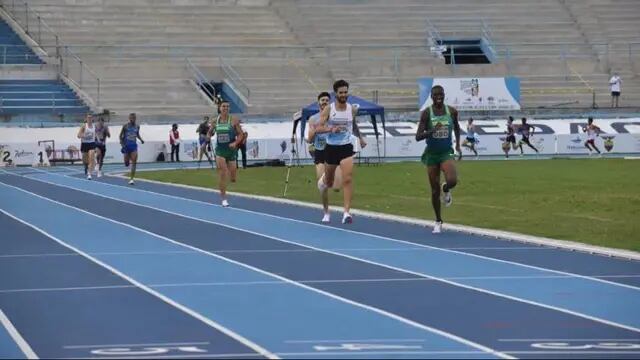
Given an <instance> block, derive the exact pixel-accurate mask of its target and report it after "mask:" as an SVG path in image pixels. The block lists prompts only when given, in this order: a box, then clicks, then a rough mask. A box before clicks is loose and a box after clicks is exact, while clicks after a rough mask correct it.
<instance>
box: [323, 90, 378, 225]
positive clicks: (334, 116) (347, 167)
mask: <svg viewBox="0 0 640 360" xmlns="http://www.w3.org/2000/svg"><path fill="white" fill-rule="evenodd" d="M333 91H335V93H336V101H335V102H334V103H332V104H331V105H330V106H327V107H325V108H324V110H322V113H321V115H320V125H319V126H318V127H317V129H319V131H322V132H325V131H328V132H329V135H328V136H327V146H326V147H325V161H326V166H325V173H324V176H323V177H321V178H320V180H319V181H318V190H320V191H321V192H323V191H325V190H326V189H327V188H328V187H331V186H333V182H334V179H335V173H336V168H337V167H338V166H340V170H341V171H342V188H343V192H344V214H343V216H342V223H343V224H350V223H351V222H352V221H353V217H352V216H351V214H350V213H349V211H350V209H351V200H352V197H353V182H352V174H353V154H354V152H353V145H352V142H351V141H352V134H355V135H356V136H357V137H358V138H359V139H360V147H361V148H364V147H365V146H366V145H367V143H366V141H365V139H364V137H363V136H361V134H360V130H359V128H358V123H357V122H356V121H355V116H356V115H357V110H356V109H355V108H354V107H353V106H351V104H349V103H348V102H347V99H348V98H349V83H348V82H346V81H344V80H338V81H336V82H335V83H334V84H333Z"/></svg>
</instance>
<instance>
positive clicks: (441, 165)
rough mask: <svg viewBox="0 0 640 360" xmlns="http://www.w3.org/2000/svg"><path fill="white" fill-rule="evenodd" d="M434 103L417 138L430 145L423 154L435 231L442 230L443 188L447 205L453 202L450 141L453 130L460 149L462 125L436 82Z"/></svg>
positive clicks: (453, 182) (451, 149) (452, 155)
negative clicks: (441, 197) (441, 180)
mask: <svg viewBox="0 0 640 360" xmlns="http://www.w3.org/2000/svg"><path fill="white" fill-rule="evenodd" d="M431 99H432V100H433V105H432V106H429V107H428V108H426V109H425V110H424V111H423V112H422V114H421V116H420V124H419V125H418V131H417V132H416V141H421V140H423V139H426V140H427V147H426V149H425V150H424V153H423V154H422V163H423V164H425V165H426V166H427V174H428V176H429V184H430V185H431V204H432V205H433V210H434V212H435V213H436V225H435V227H434V228H433V233H434V234H437V233H440V232H441V231H442V217H441V216H440V215H441V214H440V191H441V190H442V194H443V197H444V199H443V200H444V204H445V206H447V207H448V206H450V205H451V203H452V202H453V199H452V197H451V190H452V189H453V188H454V187H455V186H456V184H457V182H458V179H457V174H456V167H455V162H454V160H453V158H454V152H453V148H452V147H451V146H452V142H451V139H452V137H451V130H453V132H454V134H455V137H456V151H457V152H458V153H461V150H460V124H459V123H458V111H457V110H456V109H455V108H453V107H451V106H448V105H445V103H444V88H443V87H442V86H440V85H436V86H434V87H433V88H432V89H431ZM440 171H442V172H443V173H444V177H445V182H444V183H442V186H441V185H440Z"/></svg>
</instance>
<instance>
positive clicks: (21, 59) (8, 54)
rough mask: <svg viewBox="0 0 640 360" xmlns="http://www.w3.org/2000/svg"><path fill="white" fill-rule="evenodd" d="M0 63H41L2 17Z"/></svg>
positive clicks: (0, 25)
mask: <svg viewBox="0 0 640 360" xmlns="http://www.w3.org/2000/svg"><path fill="white" fill-rule="evenodd" d="M0 64H2V65H4V64H42V60H40V58H39V57H37V56H36V55H35V54H34V52H33V51H32V50H31V48H30V47H28V46H27V45H26V44H25V43H24V42H23V41H22V39H20V37H18V35H17V34H16V33H15V32H14V31H13V30H12V29H11V27H9V25H8V24H7V23H6V22H5V21H3V20H2V19H0Z"/></svg>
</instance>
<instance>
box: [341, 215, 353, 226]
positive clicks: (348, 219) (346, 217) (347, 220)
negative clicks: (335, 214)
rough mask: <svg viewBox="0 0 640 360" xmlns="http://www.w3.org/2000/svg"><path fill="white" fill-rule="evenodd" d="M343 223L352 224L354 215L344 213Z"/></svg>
mask: <svg viewBox="0 0 640 360" xmlns="http://www.w3.org/2000/svg"><path fill="white" fill-rule="evenodd" d="M342 223H343V224H351V223H353V217H352V216H351V214H349V213H344V215H342Z"/></svg>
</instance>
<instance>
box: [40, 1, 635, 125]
mask: <svg viewBox="0 0 640 360" xmlns="http://www.w3.org/2000/svg"><path fill="white" fill-rule="evenodd" d="M29 3H30V5H32V6H34V7H35V8H36V9H37V10H38V11H39V12H40V13H41V14H42V15H43V18H44V19H45V21H47V22H48V23H49V24H50V25H51V26H52V27H53V28H54V29H55V30H56V31H58V32H60V34H61V35H62V39H63V40H64V41H66V42H67V43H72V45H73V46H72V48H71V49H72V51H74V52H75V53H77V54H78V55H80V56H81V57H82V58H83V59H84V60H85V61H86V63H87V64H89V65H90V66H91V67H92V68H94V69H95V70H96V72H98V74H99V75H100V76H101V79H102V85H103V91H102V102H103V105H104V106H105V107H107V108H109V109H114V108H115V109H118V112H120V113H128V112H131V111H138V112H141V113H142V114H152V113H154V112H156V113H158V114H163V115H168V116H171V113H172V112H174V113H176V114H179V113H182V114H190V115H194V116H195V115H198V114H200V112H201V113H209V110H208V109H209V107H208V105H207V104H206V102H204V101H203V100H201V98H200V95H199V94H198V92H197V91H196V90H195V88H194V87H193V84H192V83H189V82H188V81H187V80H186V79H187V78H188V74H187V73H186V71H185V69H184V58H185V57H189V58H190V59H191V60H192V61H193V62H194V63H195V64H196V65H198V66H199V67H201V69H204V70H203V71H205V72H206V73H207V74H208V75H210V78H213V79H216V80H220V79H223V78H224V77H225V76H226V75H225V74H224V73H223V72H222V71H221V70H220V64H219V59H218V58H219V57H224V61H225V62H226V63H228V64H231V65H232V66H233V67H234V69H235V70H236V71H237V72H238V74H240V76H241V77H242V79H243V81H244V82H245V83H246V84H247V85H248V87H249V89H250V92H251V97H250V103H251V107H250V108H249V112H250V113H252V114H259V113H264V114H279V113H289V112H292V111H295V109H298V108H299V107H300V106H302V105H305V104H308V103H310V102H312V101H313V100H314V99H315V96H316V95H317V92H318V90H320V89H322V90H324V89H330V86H331V84H332V82H333V80H335V79H337V78H342V77H343V78H345V79H347V80H348V81H349V82H350V83H351V84H352V91H353V92H354V93H358V94H359V95H361V96H363V97H365V98H367V99H372V98H373V94H374V91H376V90H378V100H379V102H380V103H381V104H382V105H384V106H385V107H387V108H388V109H399V110H402V109H416V108H417V84H416V78H417V77H421V76H440V77H445V76H505V75H507V74H513V75H515V76H519V77H520V78H521V79H522V81H521V86H522V90H523V97H522V99H523V105H524V106H525V107H540V106H558V104H562V103H572V102H575V101H578V102H579V104H580V106H588V105H590V103H591V100H592V98H591V95H590V94H587V93H582V92H581V91H584V90H583V89H584V88H586V86H585V85H584V83H583V81H586V82H588V83H589V86H592V87H593V88H594V89H595V90H596V92H597V102H598V104H599V105H600V106H603V103H605V102H606V100H607V98H608V96H609V90H608V85H607V80H608V76H609V75H608V71H609V68H615V69H617V70H618V71H620V73H621V74H622V77H623V81H624V84H623V99H622V103H623V104H624V103H625V102H627V103H628V102H631V101H635V99H638V100H640V94H637V93H638V90H637V89H640V84H639V83H638V79H637V74H638V71H637V70H638V68H639V67H640V59H638V60H637V61H635V62H634V61H633V60H631V59H629V56H626V57H625V56H624V55H623V54H622V52H623V51H624V48H623V47H622V46H624V44H626V43H628V42H629V41H635V40H631V39H633V38H634V37H636V38H637V35H638V33H639V32H638V23H637V19H636V18H637V14H638V13H640V9H639V8H638V6H639V5H638V4H640V1H636V0H562V1H559V0H541V1H533V0H531V1H516V2H514V1H512V0H483V1H477V0H449V1H447V2H442V1H440V0H396V1H393V2H390V1H388V0H349V1H345V0H322V1H316V0H68V1H66V2H64V3H62V2H60V1H54V0H29ZM151 5H153V6H151ZM427 18H428V19H430V20H431V22H432V24H434V25H435V26H436V27H437V28H438V29H439V30H440V31H441V34H442V35H443V36H449V37H469V36H479V35H480V30H481V29H480V19H484V20H485V21H486V22H487V23H488V25H489V26H490V27H491V28H492V32H493V34H492V37H493V40H494V42H496V43H504V44H509V49H510V55H511V59H510V61H509V63H508V64H507V63H506V61H505V59H503V58H502V57H501V58H500V59H499V62H498V63H496V64H488V65H457V66H456V67H455V68H453V67H451V66H449V65H445V64H444V61H443V60H441V59H437V58H435V57H434V55H433V54H431V53H430V51H429V49H428V45H427V37H428V31H427V28H426V27H427V22H426V19H427ZM600 41H602V42H610V43H612V45H611V47H610V49H609V53H607V52H606V49H603V47H602V46H599V45H598V42H600ZM566 43H571V44H572V45H571V46H570V47H567V48H566V49H565V48H563V44H566ZM617 44H621V45H620V46H618V45H617ZM149 45H153V46H149ZM367 45H370V46H378V47H383V46H394V47H397V46H400V45H408V47H404V48H401V49H398V48H396V49H395V50H394V51H393V52H392V51H389V49H386V50H385V49H379V48H378V49H372V48H369V49H367V48H363V46H367ZM616 46H618V47H616ZM349 48H350V49H349ZM496 50H497V51H498V53H499V54H500V55H502V54H503V52H501V51H502V49H500V47H497V49H496ZM627 53H628V49H627ZM638 54H639V55H640V46H639V47H638ZM567 63H568V64H569V65H570V67H571V69H569V67H568V66H567ZM576 72H577V73H578V74H580V75H581V76H582V80H580V79H579V78H578V77H577V76H576V74H575V73H576ZM561 106H562V105H561ZM203 108H204V109H206V110H203ZM202 111H204V112H202ZM144 116H146V115H144Z"/></svg>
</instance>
